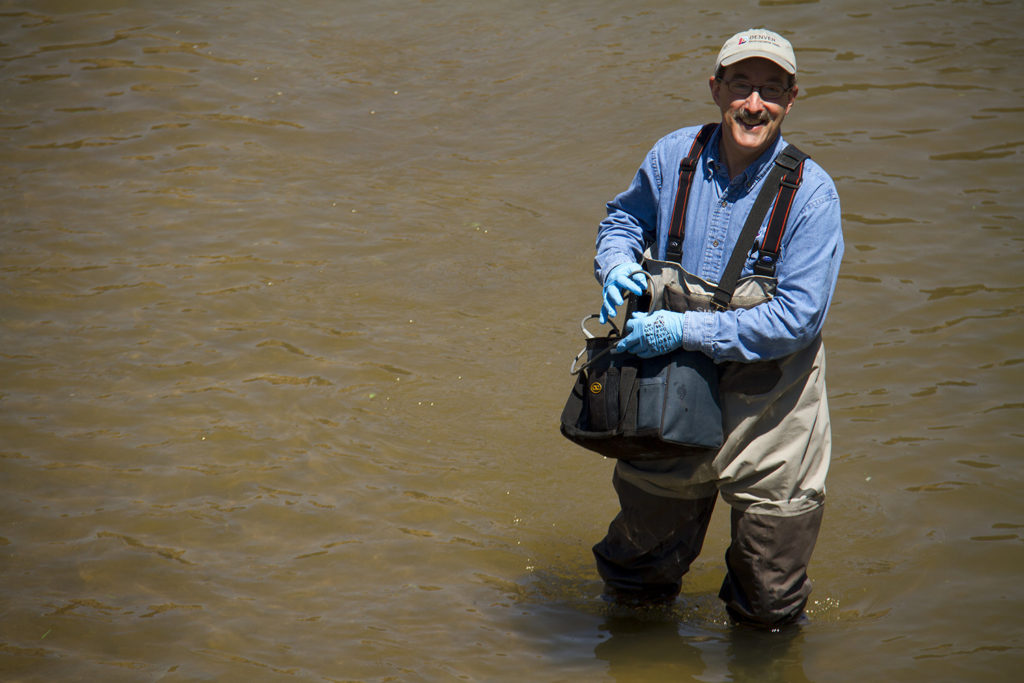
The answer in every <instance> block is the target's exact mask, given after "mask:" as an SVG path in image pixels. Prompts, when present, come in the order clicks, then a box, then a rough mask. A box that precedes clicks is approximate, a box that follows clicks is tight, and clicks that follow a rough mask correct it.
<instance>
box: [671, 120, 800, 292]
mask: <svg viewBox="0 0 1024 683" xmlns="http://www.w3.org/2000/svg"><path fill="white" fill-rule="evenodd" d="M717 125H718V124H715V123H709V124H706V125H705V126H704V127H703V128H701V129H700V132H699V133H697V137H696V138H695V139H694V141H693V145H692V146H691V147H690V152H689V154H687V155H686V158H685V159H683V160H682V161H681V162H680V163H679V189H678V191H677V192H676V203H675V206H673V207H672V224H671V226H670V227H669V236H668V243H667V244H666V246H665V258H666V259H667V260H670V261H674V262H676V263H680V262H681V261H682V258H683V236H684V234H685V224H686V204H687V201H688V200H689V194H690V187H691V186H692V185H693V176H694V174H695V173H696V171H697V164H698V162H699V161H700V155H701V153H702V152H703V151H704V147H705V145H707V143H708V140H710V139H711V134H712V133H714V130H715V128H716V127H717ZM807 158H808V157H807V155H806V154H804V153H803V152H801V151H800V150H799V149H797V148H796V147H794V146H793V145H788V146H787V147H786V148H785V149H784V150H782V151H781V152H780V153H779V156H777V157H776V158H775V164H774V165H773V166H772V170H771V171H769V172H768V177H767V178H765V181H764V185H763V186H762V187H761V192H760V193H758V195H757V199H755V200H754V206H753V208H751V209H750V213H749V214H748V215H747V221H746V222H745V223H744V224H743V230H742V232H741V233H740V237H739V239H738V240H736V247H735V248H734V249H733V251H732V256H731V257H730V258H729V263H728V264H727V265H726V267H725V271H724V272H723V273H722V279H721V282H719V283H718V287H717V288H716V289H715V295H714V299H713V301H712V302H711V303H712V306H714V307H715V308H716V309H718V310H720V311H724V310H726V309H727V308H728V307H729V301H730V300H732V293H733V292H734V291H735V289H736V283H737V282H738V281H739V276H740V272H741V271H742V270H743V263H744V261H745V260H746V258H745V257H746V254H747V252H748V251H749V249H746V248H744V245H746V244H751V243H753V241H754V239H755V238H756V237H757V233H758V231H759V230H760V229H761V223H762V222H763V221H764V216H765V214H767V213H768V208H769V207H771V206H772V204H773V203H774V205H775V206H774V208H772V214H771V216H769V217H768V228H767V229H766V230H765V234H764V240H763V241H762V243H761V246H760V247H759V249H758V254H757V261H756V262H755V264H754V274H755V275H767V276H769V277H772V276H774V275H775V264H776V263H777V262H778V259H779V249H780V247H781V245H782V233H783V232H785V230H786V222H787V221H788V220H789V211H790V209H792V208H793V198H794V197H795V196H796V191H797V189H798V188H799V187H800V181H801V179H802V175H803V170H804V160H805V159H807Z"/></svg>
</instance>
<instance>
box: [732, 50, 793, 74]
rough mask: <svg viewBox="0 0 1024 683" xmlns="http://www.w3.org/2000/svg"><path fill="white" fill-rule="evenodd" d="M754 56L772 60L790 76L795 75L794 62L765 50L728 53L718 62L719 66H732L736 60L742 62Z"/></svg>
mask: <svg viewBox="0 0 1024 683" xmlns="http://www.w3.org/2000/svg"><path fill="white" fill-rule="evenodd" d="M755 57H760V58H762V59H767V60H768V61H770V62H774V63H775V64H778V65H779V66H781V67H782V69H783V70H784V71H785V72H786V73H788V74H790V75H791V76H795V75H796V65H795V64H793V63H792V62H790V61H789V60H787V59H785V58H783V57H780V56H778V55H776V54H772V53H770V52H766V51H765V50H744V51H743V52H741V53H740V54H738V55H730V56H728V57H726V58H725V59H723V60H722V61H721V62H720V64H721V66H732V65H733V64H735V63H737V62H742V61H743V60H745V59H753V58H755Z"/></svg>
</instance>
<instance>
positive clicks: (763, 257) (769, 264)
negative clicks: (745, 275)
mask: <svg viewBox="0 0 1024 683" xmlns="http://www.w3.org/2000/svg"><path fill="white" fill-rule="evenodd" d="M754 275H767V276H769V277H774V276H775V254H766V253H764V252H762V253H760V254H758V255H757V261H755V262H754Z"/></svg>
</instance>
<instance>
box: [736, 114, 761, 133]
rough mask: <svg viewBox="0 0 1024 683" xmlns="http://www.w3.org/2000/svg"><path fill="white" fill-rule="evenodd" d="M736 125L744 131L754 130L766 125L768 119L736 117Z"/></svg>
mask: <svg viewBox="0 0 1024 683" xmlns="http://www.w3.org/2000/svg"><path fill="white" fill-rule="evenodd" d="M736 121H737V123H739V124H740V125H741V126H743V128H744V129H745V130H754V129H756V128H759V127H761V126H765V125H767V124H768V119H765V118H757V119H744V118H742V117H736Z"/></svg>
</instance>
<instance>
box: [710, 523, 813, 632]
mask: <svg viewBox="0 0 1024 683" xmlns="http://www.w3.org/2000/svg"><path fill="white" fill-rule="evenodd" d="M823 514H824V508H823V507H819V508H817V509H814V510H811V511H810V512H805V513H803V514H801V515H796V516H794V517H778V516H774V515H757V514H750V513H744V512H739V511H737V510H736V509H733V511H732V544H731V545H730V546H729V549H728V550H726V553H725V564H726V569H727V574H726V577H725V581H724V582H723V583H722V590H721V592H719V594H718V597H720V598H721V599H722V600H724V601H725V606H726V609H727V610H728V612H729V616H731V617H732V618H733V619H735V620H736V621H739V622H743V623H747V624H754V625H759V626H769V627H770V626H782V625H784V624H787V623H790V622H792V621H795V620H796V619H797V618H798V617H799V616H800V615H801V614H802V613H803V610H804V606H805V605H806V604H807V598H808V596H809V595H810V594H811V580H810V579H809V578H807V564H808V563H809V562H810V560H811V553H812V552H813V551H814V544H815V541H816V540H817V538H818V530H819V529H820V528H821V518H822V515H823Z"/></svg>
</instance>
